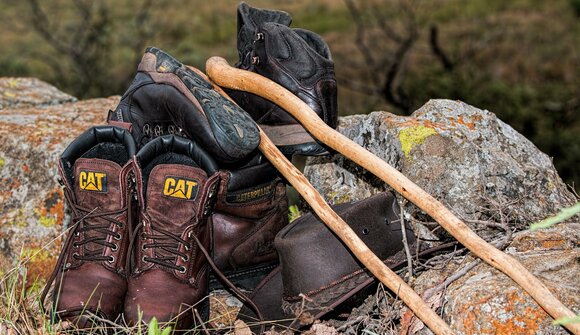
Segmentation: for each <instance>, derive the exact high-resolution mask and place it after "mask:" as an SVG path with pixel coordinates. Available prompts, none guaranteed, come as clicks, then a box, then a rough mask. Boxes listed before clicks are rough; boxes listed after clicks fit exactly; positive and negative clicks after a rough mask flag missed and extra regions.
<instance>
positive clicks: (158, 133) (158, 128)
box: [153, 125, 163, 137]
mask: <svg viewBox="0 0 580 335" xmlns="http://www.w3.org/2000/svg"><path fill="white" fill-rule="evenodd" d="M153 132H154V134H155V137H158V136H161V135H163V130H162V129H161V125H156V126H155V128H154V130H153Z"/></svg>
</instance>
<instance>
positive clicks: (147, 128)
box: [143, 123, 151, 135]
mask: <svg viewBox="0 0 580 335" xmlns="http://www.w3.org/2000/svg"><path fill="white" fill-rule="evenodd" d="M150 133H151V126H150V125H149V123H145V124H144V125H143V134H144V135H149V134H150Z"/></svg>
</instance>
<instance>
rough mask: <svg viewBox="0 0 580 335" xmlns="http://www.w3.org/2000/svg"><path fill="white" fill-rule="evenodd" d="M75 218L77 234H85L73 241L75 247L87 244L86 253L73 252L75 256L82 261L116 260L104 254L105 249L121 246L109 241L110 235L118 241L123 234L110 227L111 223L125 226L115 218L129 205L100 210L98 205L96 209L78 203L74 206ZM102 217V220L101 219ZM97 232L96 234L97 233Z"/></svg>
mask: <svg viewBox="0 0 580 335" xmlns="http://www.w3.org/2000/svg"><path fill="white" fill-rule="evenodd" d="M73 207H74V209H73V211H74V218H73V223H74V224H75V225H76V226H77V229H75V233H74V234H75V236H80V235H81V233H85V234H84V238H83V239H80V240H78V241H75V242H73V243H72V246H73V248H80V247H82V246H85V248H84V250H85V252H84V253H77V252H75V253H74V254H73V258H74V259H76V260H81V261H89V262H91V261H92V262H99V261H108V262H111V263H112V262H114V261H115V258H114V257H113V256H103V255H102V254H103V249H104V248H106V247H109V248H111V249H112V250H113V251H115V250H117V248H118V247H119V246H118V245H117V244H116V243H112V242H108V241H107V239H108V236H113V239H114V240H116V241H119V240H121V238H122V236H121V234H119V233H117V232H114V231H112V230H111V229H110V226H111V223H113V224H115V225H116V226H118V227H119V228H121V229H122V228H124V223H123V222H121V221H119V220H116V219H114V217H117V216H118V215H120V214H122V213H123V212H125V211H127V209H128V208H127V207H123V208H121V209H119V210H114V211H99V210H98V207H97V208H95V209H92V210H90V209H87V208H83V207H81V206H78V205H74V206H73ZM99 219H100V220H99ZM93 232H95V233H97V234H95V233H93Z"/></svg>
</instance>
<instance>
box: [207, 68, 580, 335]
mask: <svg viewBox="0 0 580 335" xmlns="http://www.w3.org/2000/svg"><path fill="white" fill-rule="evenodd" d="M206 71H207V73H208V75H209V77H210V78H211V79H212V80H213V81H214V82H215V83H217V84H218V85H220V86H223V87H227V88H231V89H236V90H241V91H246V92H250V93H253V94H256V95H259V96H261V97H263V98H266V99H268V100H270V101H272V102H274V103H276V104H277V105H279V106H280V107H282V108H284V109H285V110H286V111H288V112H289V113H290V114H291V115H292V116H294V117H295V118H296V119H297V120H298V121H300V123H301V124H302V125H303V126H304V128H306V129H307V130H308V132H309V133H310V134H311V135H312V136H314V137H315V138H317V139H318V140H320V141H321V142H322V143H324V144H326V145H327V146H329V147H331V148H333V149H334V150H336V151H338V152H340V153H341V154H343V155H344V156H345V157H347V158H349V159H351V160H352V161H354V162H355V163H357V164H359V165H360V166H362V167H364V168H365V169H367V170H368V171H370V172H371V173H373V174H374V175H376V176H377V177H379V178H381V179H382V180H383V181H385V182H386V183H387V184H389V185H390V186H391V187H392V188H393V189H394V190H395V191H397V192H399V193H400V194H401V195H403V196H404V197H405V198H407V199H408V200H410V201H411V202H413V203H414V204H415V205H417V206H418V207H419V208H421V209H422V210H423V211H425V212H426V213H427V214H429V215H430V216H431V217H432V218H433V219H435V220H436V221H437V222H438V223H439V224H440V225H441V226H442V227H443V228H444V229H445V230H446V231H448V232H449V233H450V234H451V235H452V236H453V237H455V238H456V239H457V240H458V241H459V242H460V243H461V244H463V245H464V246H465V247H466V248H468V249H469V250H471V251H472V252H473V253H474V254H475V255H477V256H478V257H479V258H481V259H483V260H484V261H485V262H487V263H488V264H490V265H491V266H493V267H495V268H497V269H498V270H500V271H502V272H503V273H505V274H506V275H508V276H509V277H510V278H511V279H513V280H514V281H515V282H516V283H517V284H519V285H520V286H521V287H522V288H523V289H524V290H526V291H527V292H528V294H530V296H532V297H533V298H534V299H535V300H536V302H537V303H538V304H539V305H540V306H542V308H543V309H544V310H545V311H546V312H547V313H548V314H550V315H551V316H552V317H553V318H563V317H573V316H575V314H574V313H573V312H572V311H571V310H570V309H568V308H567V307H566V306H564V304H562V302H560V301H559V300H558V299H557V298H556V297H555V296H554V295H553V294H552V293H551V292H550V290H548V288H547V287H546V286H545V285H544V284H543V283H542V282H541V281H540V280H539V279H538V278H536V277H535V276H534V275H532V274H531V273H530V272H529V271H528V270H527V269H526V268H525V267H524V266H523V265H522V264H521V263H520V262H519V261H517V260H516V259H514V258H513V257H510V256H509V255H507V254H505V253H503V252H501V251H500V250H498V249H496V248H495V247H493V246H492V245H491V244H489V243H487V242H486V241H484V240H483V239H482V238H481V237H479V236H478V235H477V234H476V233H474V232H473V231H472V230H471V229H470V228H469V227H468V226H467V225H466V224H465V223H463V221H461V220H460V219H459V218H458V217H457V216H455V215H454V214H453V213H452V212H451V211H449V210H448V209H447V208H446V207H445V206H443V204H441V203H440V202H439V201H437V200H436V199H435V198H433V197H432V196H431V195H429V194H428V193H427V192H425V191H424V190H423V189H421V188H420V187H419V186H417V185H416V184H415V183H413V182H412V181H411V180H409V179H408V178H407V177H405V176H404V175H403V174H402V173H400V172H399V171H398V170H396V169H395V168H393V167H391V166H390V165H389V164H388V163H386V162H385V161H383V160H381V159H380V158H378V157H377V156H375V155H373V154H372V153H370V152H369V151H367V150H366V149H364V148H363V147H361V146H360V145H358V144H356V143H354V142H352V141H351V140H350V139H348V138H347V137H346V136H344V135H342V134H340V133H339V132H337V131H336V130H334V129H332V128H330V127H329V126H328V125H326V124H325V123H324V122H323V121H322V120H321V119H320V118H319V117H318V115H316V113H314V111H312V109H310V107H308V105H306V104H305V103H304V102H303V101H302V100H300V99H299V98H298V97H296V96H294V95H293V94H292V93H290V92H289V91H288V90H286V89H285V88H284V87H282V86H280V85H278V84H277V83H275V82H273V81H271V80H269V79H267V78H265V77H263V76H260V75H258V74H256V73H252V72H249V71H244V70H240V69H236V68H233V67H231V66H230V65H229V64H228V63H227V61H226V60H225V59H223V58H220V57H212V58H210V59H208V61H207V63H206ZM317 214H318V212H317ZM335 233H337V235H338V236H339V237H340V238H341V239H342V240H343V241H344V242H345V243H346V244H347V246H348V247H349V248H351V244H354V243H352V241H348V242H347V241H345V237H343V235H342V234H339V233H338V232H335ZM349 243H350V244H349ZM352 247H355V246H352ZM351 251H353V253H355V255H356V256H357V257H360V256H362V255H360V256H359V254H357V252H356V251H355V250H353V249H351ZM359 259H360V258H359ZM360 260H361V262H363V264H365V265H366V266H367V267H369V265H368V264H366V263H365V262H364V261H363V259H360ZM369 270H371V272H373V270H372V269H371V268H370V267H369ZM373 274H375V275H376V273H374V272H373ZM377 278H379V279H381V278H380V277H378V276H377ZM381 281H382V282H384V281H383V279H381ZM387 286H388V285H387ZM389 288H391V287H390V286H389ZM391 289H392V288H391ZM393 291H394V292H396V293H398V292H397V290H393ZM401 299H402V300H403V301H404V302H405V303H407V304H408V302H407V301H405V299H403V297H402V296H401ZM408 306H409V307H410V308H411V309H412V310H413V311H414V312H415V313H416V311H415V310H414V309H413V308H412V306H411V305H408ZM416 314H417V315H418V316H419V318H421V320H422V321H423V322H425V321H426V320H425V319H424V318H423V317H422V316H421V315H419V314H418V313H416ZM425 324H427V325H428V326H429V327H430V328H431V326H430V325H429V323H428V322H425ZM564 327H566V328H567V329H568V330H570V331H571V332H572V333H574V334H576V335H580V324H579V323H569V324H566V325H564ZM431 329H432V330H434V329H433V328H431Z"/></svg>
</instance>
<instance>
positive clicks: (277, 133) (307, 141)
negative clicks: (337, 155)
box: [260, 124, 329, 156]
mask: <svg viewBox="0 0 580 335" xmlns="http://www.w3.org/2000/svg"><path fill="white" fill-rule="evenodd" d="M260 128H262V130H263V131H264V133H266V135H267V136H268V138H270V140H272V142H273V143H274V144H275V145H276V146H277V147H278V149H280V151H281V152H282V153H283V154H284V155H286V156H292V155H301V156H321V155H327V154H329V150H327V149H326V148H325V147H324V146H323V145H322V144H320V143H318V141H316V140H315V139H314V137H312V135H310V134H309V133H308V132H307V131H306V129H304V127H302V125H300V124H289V125H280V126H270V125H260Z"/></svg>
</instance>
